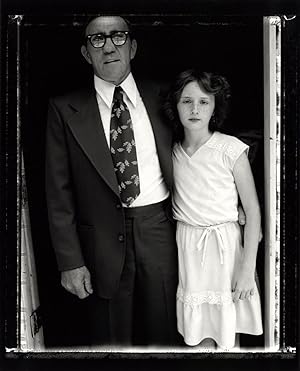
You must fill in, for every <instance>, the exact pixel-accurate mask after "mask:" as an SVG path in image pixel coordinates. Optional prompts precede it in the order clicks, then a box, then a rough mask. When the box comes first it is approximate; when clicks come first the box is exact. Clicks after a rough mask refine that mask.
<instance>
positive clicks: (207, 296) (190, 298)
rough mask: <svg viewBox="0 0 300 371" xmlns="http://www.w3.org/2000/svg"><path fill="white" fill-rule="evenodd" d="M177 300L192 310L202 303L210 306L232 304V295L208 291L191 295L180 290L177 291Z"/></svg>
mask: <svg viewBox="0 0 300 371" xmlns="http://www.w3.org/2000/svg"><path fill="white" fill-rule="evenodd" d="M177 300H179V301H181V302H182V303H183V304H184V305H188V306H190V307H192V308H194V307H197V306H199V305H201V304H204V303H208V304H212V305H226V304H227V305H228V304H232V303H233V301H232V293H228V292H222V291H210V290H207V291H201V292H198V293H196V294H191V293H185V292H184V291H183V290H182V289H178V291H177Z"/></svg>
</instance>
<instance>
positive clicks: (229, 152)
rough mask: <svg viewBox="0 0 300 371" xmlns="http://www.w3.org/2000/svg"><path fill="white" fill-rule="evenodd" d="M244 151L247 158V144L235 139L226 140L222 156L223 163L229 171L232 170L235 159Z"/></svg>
mask: <svg viewBox="0 0 300 371" xmlns="http://www.w3.org/2000/svg"><path fill="white" fill-rule="evenodd" d="M244 151H245V152H246V155H247V156H248V152H249V146H248V145H247V144H245V143H244V142H242V141H241V140H239V139H238V138H235V137H231V138H230V140H228V143H226V146H225V152H224V154H225V162H226V163H227V165H228V166H229V168H230V169H231V170H233V168H234V165H235V163H236V161H237V159H238V158H239V157H240V155H241V154H242V153H243V152H244Z"/></svg>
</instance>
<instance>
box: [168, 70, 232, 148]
mask: <svg viewBox="0 0 300 371" xmlns="http://www.w3.org/2000/svg"><path fill="white" fill-rule="evenodd" d="M194 81H196V82H197V83H198V84H199V86H200V87H201V89H204V91H205V92H206V93H208V94H213V95H214V96H215V110H214V113H213V115H212V117H211V119H210V122H209V126H208V128H209V130H210V131H212V132H214V131H216V130H219V129H220V128H221V127H222V125H223V122H224V120H225V118H226V117H227V115H228V112H229V103H230V97H231V95H230V86H229V83H228V82H227V80H226V79H225V77H223V76H220V75H217V74H215V73H212V72H201V71H198V70H196V69H189V70H186V71H183V72H181V73H180V74H179V75H178V76H177V78H176V79H175V82H174V84H173V85H172V87H171V89H170V90H169V92H168V94H167V97H166V100H165V102H164V105H163V110H164V113H165V116H166V117H167V120H168V121H169V123H170V125H171V127H172V129H173V134H174V141H175V142H180V141H182V140H183V134H184V131H183V126H182V124H181V122H180V119H179V115H178V110H177V103H178V102H179V100H180V97H181V94H182V91H183V89H184V88H185V86H186V85H187V84H188V83H190V82H194Z"/></svg>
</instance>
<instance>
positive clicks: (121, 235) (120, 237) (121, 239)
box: [119, 234, 125, 242]
mask: <svg viewBox="0 0 300 371" xmlns="http://www.w3.org/2000/svg"><path fill="white" fill-rule="evenodd" d="M124 240H125V238H124V235H123V234H119V241H120V242H124Z"/></svg>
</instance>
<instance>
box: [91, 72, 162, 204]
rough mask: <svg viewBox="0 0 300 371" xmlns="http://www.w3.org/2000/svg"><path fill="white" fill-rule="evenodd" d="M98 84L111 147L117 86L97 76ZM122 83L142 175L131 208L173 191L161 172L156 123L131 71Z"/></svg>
mask: <svg viewBox="0 0 300 371" xmlns="http://www.w3.org/2000/svg"><path fill="white" fill-rule="evenodd" d="M94 83H95V89H96V92H97V102H98V107H99V111H100V116H101V120H102V124H103V128H104V133H105V136H106V140H107V145H108V146H110V133H109V132H110V118H111V109H112V101H113V95H114V89H115V85H114V84H111V83H109V82H107V81H104V80H102V79H100V78H99V77H97V76H96V75H94ZM120 86H121V87H122V89H123V90H124V92H125V97H124V100H125V103H126V104H127V106H128V109H129V112H130V116H131V120H132V125H133V130H134V139H135V143H136V154H137V161H138V169H139V177H140V194H139V196H138V197H137V198H136V199H135V201H134V202H133V203H132V204H131V205H130V207H136V206H145V205H150V204H154V203H157V202H160V201H163V200H164V199H166V198H167V197H168V196H169V191H168V189H167V186H166V184H165V181H164V179H163V175H162V172H161V168H160V164H159V159H158V155H157V150H156V144H155V140H154V135H153V130H152V125H151V122H150V119H149V117H148V114H147V111H146V109H145V106H144V103H143V101H142V98H141V96H140V94H139V91H138V89H137V86H136V83H135V81H134V78H133V76H132V74H131V73H130V74H129V75H128V76H127V78H126V79H125V80H124V81H123V82H122V83H121V85H120Z"/></svg>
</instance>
